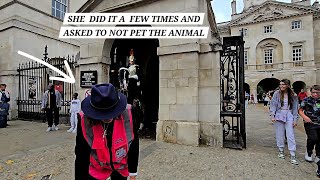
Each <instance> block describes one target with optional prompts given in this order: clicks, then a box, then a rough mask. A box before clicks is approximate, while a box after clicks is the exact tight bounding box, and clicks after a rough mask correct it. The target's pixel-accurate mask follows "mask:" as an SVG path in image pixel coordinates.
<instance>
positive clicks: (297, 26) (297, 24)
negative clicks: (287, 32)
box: [291, 21, 301, 29]
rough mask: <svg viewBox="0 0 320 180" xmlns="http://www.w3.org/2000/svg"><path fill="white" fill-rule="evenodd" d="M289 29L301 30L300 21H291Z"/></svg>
mask: <svg viewBox="0 0 320 180" xmlns="http://www.w3.org/2000/svg"><path fill="white" fill-rule="evenodd" d="M291 29H301V21H292V22H291Z"/></svg>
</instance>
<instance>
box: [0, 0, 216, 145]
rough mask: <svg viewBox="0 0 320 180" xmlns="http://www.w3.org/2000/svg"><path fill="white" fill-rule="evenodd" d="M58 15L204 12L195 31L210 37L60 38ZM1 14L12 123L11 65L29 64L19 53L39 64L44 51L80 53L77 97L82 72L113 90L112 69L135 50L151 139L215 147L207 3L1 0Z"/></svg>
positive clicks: (14, 82) (14, 79)
mask: <svg viewBox="0 0 320 180" xmlns="http://www.w3.org/2000/svg"><path fill="white" fill-rule="evenodd" d="M65 12H79V13H82V12H84V13H86V12H98V13H110V12H123V13H128V12H135V13H136V12H140V13H144V12H151V13H175V12H177V13H188V12H190V13H205V19H204V23H203V24H202V25H201V26H207V27H209V30H210V32H209V35H208V38H207V39H103V40H102V39H84V40H81V41H80V40H79V39H59V38H58V35H59V30H60V27H61V26H62V20H61V19H62V18H63V16H64V13H65ZM0 13H1V17H0V73H1V74H0V82H4V83H6V84H7V85H8V87H7V89H8V90H9V91H10V93H11V97H12V98H11V99H12V101H11V109H12V112H11V114H12V117H13V118H15V117H17V104H16V102H15V100H16V99H17V96H18V91H19V90H18V87H19V85H18V84H19V77H18V75H17V67H18V65H19V63H22V62H26V61H30V60H29V59H27V58H24V57H22V56H20V55H19V54H17V51H18V50H20V51H23V52H26V53H29V54H31V55H33V56H35V57H38V58H42V57H43V53H44V47H45V46H46V45H47V46H48V53H49V55H48V56H49V57H58V56H65V55H68V54H76V53H78V52H79V51H80V58H79V60H78V61H77V68H76V69H75V78H76V83H75V86H76V87H75V89H76V91H77V92H78V93H79V96H80V99H83V98H84V96H85V94H86V92H87V90H89V87H87V88H86V87H83V86H81V85H80V79H81V78H80V74H81V72H84V71H96V72H97V77H96V78H97V83H104V82H112V83H115V84H117V70H118V68H119V67H120V66H121V65H123V63H126V62H125V59H126V56H128V55H129V50H130V49H134V52H135V57H136V59H137V64H139V66H140V67H141V69H142V72H143V78H142V83H141V84H142V88H143V92H144V100H145V102H146V112H147V113H148V114H149V115H148V116H147V117H148V118H150V119H148V121H150V122H152V124H153V125H156V130H157V140H159V141H165V142H171V143H179V144H187V145H199V144H200V143H204V144H208V145H218V144H220V143H221V142H222V126H221V124H220V116H219V112H220V99H219V97H220V96H219V94H220V88H219V87H220V84H219V79H218V78H217V77H219V58H220V56H219V50H220V45H221V42H220V38H219V35H218V29H217V25H216V22H215V16H214V13H213V11H212V7H211V1H210V0H175V1H174V2H173V1H172V0H117V1H109V0H42V1H34V0H2V1H1V2H0ZM40 96H41V94H40ZM40 96H39V97H38V98H40Z"/></svg>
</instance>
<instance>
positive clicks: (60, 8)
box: [52, 0, 68, 19]
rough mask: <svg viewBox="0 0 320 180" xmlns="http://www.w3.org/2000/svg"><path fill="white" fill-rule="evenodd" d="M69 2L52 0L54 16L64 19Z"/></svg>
mask: <svg viewBox="0 0 320 180" xmlns="http://www.w3.org/2000/svg"><path fill="white" fill-rule="evenodd" d="M67 4H68V2H67V0H52V16H54V17H57V18H59V19H63V18H64V14H65V13H66V12H67Z"/></svg>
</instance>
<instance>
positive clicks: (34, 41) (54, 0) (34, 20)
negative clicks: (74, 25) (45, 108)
mask: <svg viewBox="0 0 320 180" xmlns="http://www.w3.org/2000/svg"><path fill="white" fill-rule="evenodd" d="M85 1H86V0H41V1H35V0H1V1H0V14H1V16H0V83H6V84H7V89H8V91H9V92H10V94H11V113H10V114H11V117H12V118H16V117H17V103H16V100H17V96H18V87H19V86H18V80H19V77H18V76H17V74H18V73H17V68H18V65H19V63H23V62H26V61H30V60H29V59H27V58H24V57H22V56H20V55H19V54H18V53H17V51H18V50H20V51H23V52H26V53H28V54H31V55H33V56H35V57H37V58H43V53H44V48H45V46H46V45H47V46H48V53H49V57H58V56H67V55H68V54H69V55H75V54H76V53H78V52H79V50H80V47H79V46H80V43H79V41H77V40H74V39H59V38H58V37H59V31H60V27H61V25H62V19H63V17H64V13H65V12H75V11H76V10H77V9H79V8H80V7H81V5H83V4H84V2H85ZM24 83H27V82H24ZM39 94H41V95H42V92H41V93H39Z"/></svg>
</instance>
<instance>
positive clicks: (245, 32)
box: [239, 28, 248, 37]
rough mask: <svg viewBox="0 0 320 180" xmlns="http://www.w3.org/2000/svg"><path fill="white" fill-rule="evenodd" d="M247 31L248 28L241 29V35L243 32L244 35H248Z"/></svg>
mask: <svg viewBox="0 0 320 180" xmlns="http://www.w3.org/2000/svg"><path fill="white" fill-rule="evenodd" d="M247 31H248V29H244V28H243V29H239V32H240V36H241V33H243V37H244V36H247Z"/></svg>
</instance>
